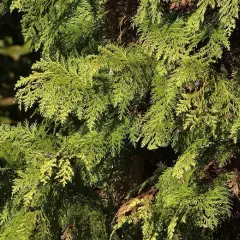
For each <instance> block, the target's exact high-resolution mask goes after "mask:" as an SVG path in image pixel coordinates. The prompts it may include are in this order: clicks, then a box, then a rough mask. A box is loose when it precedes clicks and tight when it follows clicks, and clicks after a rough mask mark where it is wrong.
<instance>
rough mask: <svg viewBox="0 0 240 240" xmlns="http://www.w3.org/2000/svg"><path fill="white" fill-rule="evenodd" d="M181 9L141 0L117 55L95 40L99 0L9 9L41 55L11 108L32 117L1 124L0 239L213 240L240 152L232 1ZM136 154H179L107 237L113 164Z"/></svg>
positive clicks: (18, 3) (101, 32) (101, 10)
mask: <svg viewBox="0 0 240 240" xmlns="http://www.w3.org/2000/svg"><path fill="white" fill-rule="evenodd" d="M120 2H121V1H120ZM179 2H180V4H181V1H179ZM188 2H192V4H193V5H189V6H186V5H184V6H182V9H172V8H171V7H170V6H169V4H171V3H172V1H157V0H153V1H149V0H141V1H140V5H139V6H138V7H137V6H136V9H135V10H136V11H135V12H136V15H135V16H132V17H133V22H134V27H136V28H137V31H138V33H137V36H136V37H137V38H138V41H136V42H135V43H124V46H120V45H118V44H117V43H112V39H107V36H109V35H108V31H109V29H108V28H107V26H106V24H105V23H106V22H107V21H106V18H107V11H106V10H107V8H106V6H107V4H106V3H108V2H105V1H88V0H82V1H75V0H68V1H62V0H51V1H45V0H41V1H30V0H14V1H13V2H12V9H18V10H19V11H21V12H22V13H23V19H22V27H23V33H24V35H25V39H26V40H29V41H30V42H31V44H32V47H33V48H34V49H42V53H43V57H42V58H41V60H40V61H38V62H37V63H35V64H34V66H33V72H32V73H31V74H30V75H29V76H28V77H22V78H21V79H20V80H19V81H18V83H17V84H16V89H17V94H16V97H17V100H18V103H19V105H20V107H21V108H23V109H24V110H25V111H28V110H29V109H35V110H36V111H35V112H36V113H37V114H39V115H40V116H41V117H42V118H43V119H44V120H43V121H42V120H39V122H40V123H38V124H36V123H35V124H19V125H18V126H16V127H11V126H8V125H4V126H1V127H0V144H1V146H3V147H1V149H0V159H2V160H3V163H4V168H6V169H7V168H9V169H11V171H12V172H11V174H12V175H14V177H13V176H12V175H11V179H13V180H12V181H11V182H10V183H7V184H8V185H9V186H8V187H9V189H11V192H12V197H9V198H8V199H7V200H6V201H5V203H4V204H3V206H5V207H2V208H3V209H2V217H1V232H0V240H6V239H16V233H17V232H20V233H19V234H18V235H17V237H18V238H19V239H59V238H60V237H61V235H62V234H61V231H62V230H64V235H63V238H65V239H67V237H68V238H70V237H71V238H72V237H73V239H108V238H109V237H110V236H111V237H112V238H116V239H121V238H123V239H131V238H132V235H131V234H129V232H130V231H127V230H126V231H125V229H128V230H129V229H131V227H132V228H134V227H136V228H138V226H140V228H141V231H142V235H143V239H144V240H155V239H156V240H157V239H189V240H190V239H195V238H196V239H213V237H214V232H215V230H216V228H217V227H218V226H219V225H220V224H221V223H223V222H224V221H226V219H227V217H230V215H231V192H230V191H229V189H228V184H227V183H228V182H229V181H233V174H231V165H230V166H229V168H224V167H225V166H228V164H229V163H231V161H232V160H233V159H234V158H235V159H236V158H237V156H238V153H239V150H238V145H239V126H240V115H239V113H240V98H239V97H240V96H239V91H238V88H239V72H238V71H239V70H238V69H239V67H238V65H237V64H235V63H234V62H232V61H231V60H228V59H226V57H225V55H226V52H227V53H229V54H230V55H231V54H232V53H234V51H232V42H231V41H232V40H231V39H232V38H234V36H235V34H236V33H235V32H236V31H238V29H237V28H236V20H237V18H238V15H239V7H238V4H239V1H238V0H232V1H227V0H224V1H215V0H200V1H197V3H196V1H188ZM120 5H121V4H120ZM120 9H124V8H120ZM115 10H116V11H120V10H119V8H117V9H115ZM109 11H110V10H109ZM124 14H125V13H122V15H123V16H124ZM123 19H124V18H123ZM122 21H124V20H122ZM119 25H120V27H119V28H121V26H122V24H121V21H120V23H119ZM126 31H127V30H126ZM234 54H236V56H235V58H238V57H239V55H238V54H237V53H236V52H235V53H234ZM227 60H228V61H230V62H228V63H227V64H226V61H227ZM219 65H220V67H219ZM229 68H230V69H229ZM138 145H141V147H142V148H147V149H148V150H149V151H153V150H154V149H159V148H160V147H168V146H172V148H174V150H175V151H176V152H177V153H178V156H179V157H178V158H177V159H175V160H176V161H175V162H173V163H172V164H171V167H168V168H167V169H166V170H165V171H163V172H162V171H159V172H158V171H157V175H158V180H157V181H156V182H157V183H156V184H155V182H154V180H153V179H156V177H155V176H154V177H153V176H150V178H149V180H147V181H146V182H144V181H143V179H142V180H141V181H142V182H140V186H138V189H140V193H141V191H143V190H144V189H145V187H146V185H147V184H151V183H152V184H154V185H156V186H155V187H156V188H157V191H155V192H154V194H153V193H152V195H147V194H145V195H144V194H143V195H140V196H137V197H135V198H132V199H130V200H129V202H127V210H126V211H125V212H124V211H123V214H122V215H121V217H118V215H116V216H115V218H114V221H115V222H114V223H115V225H114V226H111V220H112V218H113V216H114V211H115V209H113V208H112V207H113V205H114V204H115V203H113V200H112V199H113V195H114V194H115V193H116V191H119V189H118V188H119V187H117V183H116V182H117V181H119V185H121V184H122V183H121V182H120V178H121V176H122V175H120V172H121V169H122V167H123V166H122V165H123V164H124V161H123V160H122V159H123V158H125V157H126V155H127V154H126V153H129V152H131V149H132V148H133V147H136V146H138ZM150 160H151V159H150ZM150 160H149V161H150ZM159 161H161V159H159ZM211 166H212V169H211V170H209V169H210V167H211ZM229 169H230V170H229ZM152 174H153V173H152ZM9 177H10V173H9ZM124 177H126V176H123V178H124ZM144 180H145V179H144ZM141 183H142V184H141ZM146 183H147V184H146ZM138 184H139V183H138ZM110 186H111V187H112V186H114V187H115V189H114V190H112V188H111V187H110ZM133 187H135V186H134V184H133V185H132V186H131V188H133ZM122 188H123V186H120V189H122ZM96 189H97V190H96ZM128 190H129V189H128ZM131 190H133V189H130V191H131ZM133 192H134V191H133ZM235 192H236V191H235ZM149 194H150V193H149ZM125 204H126V203H125ZM117 205H118V206H121V201H120V200H118V202H117ZM122 206H123V207H124V206H125V205H124V204H123V205H122ZM121 209H122V208H120V210H121ZM118 213H119V212H118ZM27 221H28V222H31V224H29V225H27ZM129 225H130V226H129ZM70 226H72V227H71V228H70ZM64 228H65V229H64ZM111 230H113V232H112V234H111ZM71 238H70V239H71Z"/></svg>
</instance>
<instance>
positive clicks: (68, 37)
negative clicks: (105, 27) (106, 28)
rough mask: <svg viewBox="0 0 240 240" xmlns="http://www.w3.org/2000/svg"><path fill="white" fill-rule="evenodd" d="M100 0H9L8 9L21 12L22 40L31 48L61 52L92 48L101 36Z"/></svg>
mask: <svg viewBox="0 0 240 240" xmlns="http://www.w3.org/2000/svg"><path fill="white" fill-rule="evenodd" d="M101 4H102V1H89V0H83V1H76V0H68V1H61V0H52V1H45V0H43V1H38V2H34V1H31V0H29V1H25V0H13V1H12V6H11V9H18V10H19V11H21V12H23V13H25V14H24V16H23V19H22V27H23V34H24V36H25V39H26V41H27V40H31V42H32V47H33V48H34V49H35V50H38V49H40V48H41V47H43V53H45V54H55V53H56V51H57V52H61V53H62V54H64V55H69V53H72V54H73V53H75V52H76V51H83V52H84V51H86V52H88V51H90V49H91V50H93V49H96V44H97V43H98V41H99V40H101V36H100V35H99V34H100V33H101V32H100V30H101V27H102V24H101V22H102V18H103V17H104V15H103V9H102V8H101Z"/></svg>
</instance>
